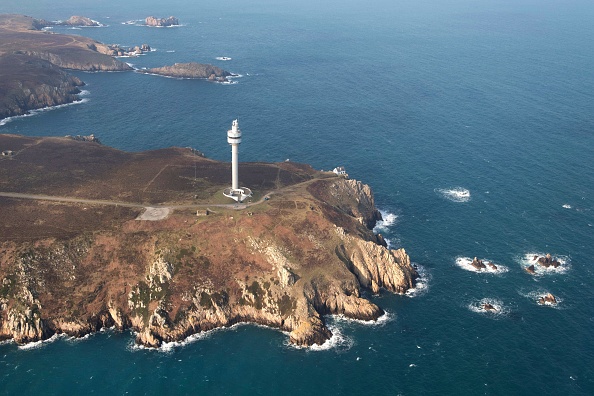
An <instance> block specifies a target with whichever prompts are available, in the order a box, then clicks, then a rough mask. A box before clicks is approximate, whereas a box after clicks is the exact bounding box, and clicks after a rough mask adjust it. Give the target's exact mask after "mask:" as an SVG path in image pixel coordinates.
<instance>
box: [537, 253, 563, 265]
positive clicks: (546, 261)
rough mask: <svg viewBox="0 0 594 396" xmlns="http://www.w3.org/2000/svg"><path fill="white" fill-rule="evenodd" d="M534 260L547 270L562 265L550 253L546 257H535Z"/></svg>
mask: <svg viewBox="0 0 594 396" xmlns="http://www.w3.org/2000/svg"><path fill="white" fill-rule="evenodd" d="M534 260H536V262H537V263H538V265H540V266H542V267H545V268H548V267H553V268H557V267H559V266H560V265H561V263H560V262H559V260H557V259H555V258H553V257H552V256H551V254H550V253H547V254H546V255H545V256H544V257H538V256H535V257H534Z"/></svg>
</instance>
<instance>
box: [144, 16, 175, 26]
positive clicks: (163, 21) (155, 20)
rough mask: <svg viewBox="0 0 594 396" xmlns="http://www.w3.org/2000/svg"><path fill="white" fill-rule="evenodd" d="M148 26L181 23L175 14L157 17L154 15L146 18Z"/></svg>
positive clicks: (145, 21)
mask: <svg viewBox="0 0 594 396" xmlns="http://www.w3.org/2000/svg"><path fill="white" fill-rule="evenodd" d="M144 23H145V25H146V26H153V27H165V26H176V25H179V19H177V18H176V17H174V16H170V17H168V18H155V17H154V16H149V17H146V19H145V20H144Z"/></svg>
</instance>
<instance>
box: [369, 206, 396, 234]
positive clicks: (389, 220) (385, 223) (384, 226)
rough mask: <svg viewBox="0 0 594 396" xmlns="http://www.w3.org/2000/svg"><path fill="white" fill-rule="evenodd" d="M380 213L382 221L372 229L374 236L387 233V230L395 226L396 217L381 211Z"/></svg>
mask: <svg viewBox="0 0 594 396" xmlns="http://www.w3.org/2000/svg"><path fill="white" fill-rule="evenodd" d="M380 213H381V214H382V220H378V221H377V223H375V227H374V228H373V232H375V233H376V234H377V233H381V232H386V231H388V228H389V227H391V226H393V225H394V224H396V220H398V215H395V214H394V213H390V212H385V211H383V210H380Z"/></svg>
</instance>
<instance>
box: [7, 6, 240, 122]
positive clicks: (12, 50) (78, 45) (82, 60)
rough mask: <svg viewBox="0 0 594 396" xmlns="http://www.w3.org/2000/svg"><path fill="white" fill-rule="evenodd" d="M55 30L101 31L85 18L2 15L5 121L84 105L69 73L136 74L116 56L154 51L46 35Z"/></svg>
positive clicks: (195, 70) (176, 68)
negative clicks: (46, 109)
mask: <svg viewBox="0 0 594 396" xmlns="http://www.w3.org/2000/svg"><path fill="white" fill-rule="evenodd" d="M149 18H152V17H149ZM149 18H147V21H148V22H150V23H157V24H159V23H161V24H163V23H164V24H168V23H171V24H177V23H179V22H178V21H177V19H176V18H174V17H170V18H164V19H157V18H153V19H154V21H153V19H149ZM148 22H147V23H148ZM56 25H67V26H101V24H99V23H98V22H96V21H93V20H91V19H89V18H86V17H81V16H73V17H71V18H69V19H68V20H67V21H65V22H48V21H46V20H43V19H34V18H32V17H28V16H24V15H12V14H0V65H1V66H2V67H1V68H0V119H2V118H6V117H12V116H18V115H23V114H27V113H28V112H29V111H30V110H35V109H40V108H44V107H49V106H55V105H60V104H66V103H72V102H75V101H77V100H79V98H78V96H77V94H78V93H79V91H78V89H77V88H76V87H78V86H81V85H83V82H82V81H80V80H79V79H77V78H75V77H72V76H71V75H69V74H68V73H67V72H65V71H68V70H81V71H91V72H95V71H131V70H134V69H133V68H132V67H131V66H129V65H128V64H127V63H124V62H122V61H120V60H118V59H116V57H121V56H138V55H141V54H144V53H147V52H150V51H151V48H150V46H149V45H148V44H142V45H137V46H134V47H131V48H123V47H120V46H119V45H117V44H112V45H109V44H103V43H101V42H98V41H96V40H92V39H90V38H86V37H82V36H73V35H66V34H55V33H53V32H49V31H45V30H43V29H44V28H45V27H48V26H56ZM155 26H166V25H155ZM60 69H61V70H60ZM141 72H143V73H153V74H159V75H164V76H170V77H177V78H205V79H209V80H211V81H218V82H227V77H230V76H232V74H231V73H229V72H227V71H224V70H222V69H220V68H218V67H216V66H212V65H203V64H199V63H183V64H176V65H173V66H165V67H163V68H156V69H151V70H149V71H147V70H141Z"/></svg>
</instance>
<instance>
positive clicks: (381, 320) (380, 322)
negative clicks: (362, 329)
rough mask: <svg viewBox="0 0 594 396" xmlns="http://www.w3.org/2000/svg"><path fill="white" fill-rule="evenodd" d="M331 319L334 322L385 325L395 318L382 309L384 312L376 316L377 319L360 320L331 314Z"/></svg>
mask: <svg viewBox="0 0 594 396" xmlns="http://www.w3.org/2000/svg"><path fill="white" fill-rule="evenodd" d="M332 319H333V320H334V321H335V322H350V323H358V324H361V325H364V326H385V325H386V323H388V322H392V321H393V320H396V315H394V314H393V313H391V312H388V311H384V314H383V315H382V316H380V317H379V318H377V320H361V319H353V318H348V317H346V316H344V315H332Z"/></svg>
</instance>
